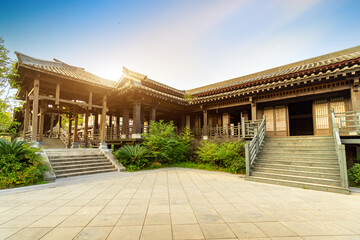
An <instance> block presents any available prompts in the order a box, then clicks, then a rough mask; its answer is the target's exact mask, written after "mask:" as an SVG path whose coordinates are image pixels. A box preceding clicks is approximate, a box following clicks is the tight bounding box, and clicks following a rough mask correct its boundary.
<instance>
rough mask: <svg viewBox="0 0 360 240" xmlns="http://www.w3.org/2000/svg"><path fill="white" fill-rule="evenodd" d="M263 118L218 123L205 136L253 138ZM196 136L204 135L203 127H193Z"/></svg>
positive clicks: (209, 128)
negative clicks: (235, 122) (223, 123)
mask: <svg viewBox="0 0 360 240" xmlns="http://www.w3.org/2000/svg"><path fill="white" fill-rule="evenodd" d="M261 122H262V120H261V119H260V120H245V118H242V119H241V123H237V124H229V125H223V126H221V125H216V126H215V127H208V131H207V133H205V136H208V137H210V138H230V139H234V138H237V139H241V138H253V137H254V132H255V131H256V130H255V129H257V128H259V126H260V124H261ZM191 131H192V133H193V135H194V136H195V137H201V136H204V131H203V128H192V129H191Z"/></svg>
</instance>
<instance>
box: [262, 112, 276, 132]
mask: <svg viewBox="0 0 360 240" xmlns="http://www.w3.org/2000/svg"><path fill="white" fill-rule="evenodd" d="M264 115H265V118H266V131H274V110H273V109H264Z"/></svg>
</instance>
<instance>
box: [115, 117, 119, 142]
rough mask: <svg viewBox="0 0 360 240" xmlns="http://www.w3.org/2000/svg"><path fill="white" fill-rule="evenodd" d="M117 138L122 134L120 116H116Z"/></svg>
mask: <svg viewBox="0 0 360 240" xmlns="http://www.w3.org/2000/svg"><path fill="white" fill-rule="evenodd" d="M114 127H115V139H118V138H119V137H120V136H119V134H120V117H119V116H116V117H115V126H114Z"/></svg>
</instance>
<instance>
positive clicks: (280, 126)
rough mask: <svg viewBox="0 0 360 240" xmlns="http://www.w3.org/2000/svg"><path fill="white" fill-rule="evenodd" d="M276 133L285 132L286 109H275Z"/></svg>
mask: <svg viewBox="0 0 360 240" xmlns="http://www.w3.org/2000/svg"><path fill="white" fill-rule="evenodd" d="M275 119H276V131H286V108H285V107H282V108H275Z"/></svg>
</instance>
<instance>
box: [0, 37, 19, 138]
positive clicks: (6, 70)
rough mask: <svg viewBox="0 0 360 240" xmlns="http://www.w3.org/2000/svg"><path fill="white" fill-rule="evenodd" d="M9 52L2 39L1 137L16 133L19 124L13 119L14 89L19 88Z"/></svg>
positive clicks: (0, 60) (0, 45)
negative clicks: (15, 128) (15, 127)
mask: <svg viewBox="0 0 360 240" xmlns="http://www.w3.org/2000/svg"><path fill="white" fill-rule="evenodd" d="M8 54H9V50H7V49H6V48H5V46H4V40H3V39H2V38H1V37H0V135H5V134H10V133H14V129H13V127H14V126H17V125H18V123H16V122H14V121H13V119H12V116H11V115H12V114H11V113H12V111H13V110H14V108H15V104H14V91H12V90H13V89H14V88H18V83H17V82H16V78H17V76H18V74H17V68H16V63H15V62H14V61H12V60H11V59H10V58H9V57H8Z"/></svg>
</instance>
